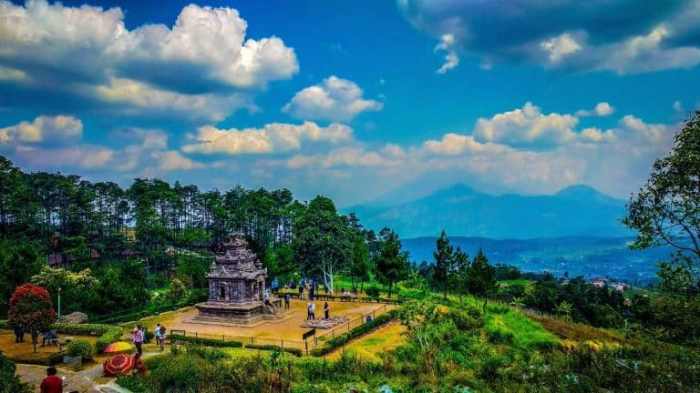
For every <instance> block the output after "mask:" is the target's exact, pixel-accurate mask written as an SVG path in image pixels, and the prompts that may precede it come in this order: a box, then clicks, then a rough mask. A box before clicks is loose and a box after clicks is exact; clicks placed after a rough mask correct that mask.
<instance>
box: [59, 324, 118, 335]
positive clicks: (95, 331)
mask: <svg viewBox="0 0 700 393" xmlns="http://www.w3.org/2000/svg"><path fill="white" fill-rule="evenodd" d="M52 327H53V328H54V329H56V331H57V332H59V333H63V334H75V335H78V336H102V335H103V334H105V333H107V332H108V331H109V330H110V329H114V328H115V326H113V325H105V324H102V323H79V324H78V323H54V324H53V326H52ZM120 330H121V329H120Z"/></svg>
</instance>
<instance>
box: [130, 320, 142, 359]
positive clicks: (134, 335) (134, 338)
mask: <svg viewBox="0 0 700 393" xmlns="http://www.w3.org/2000/svg"><path fill="white" fill-rule="evenodd" d="M143 339H144V334H143V330H141V327H140V326H138V325H137V326H134V330H133V331H132V332H131V342H133V343H134V346H135V347H136V352H138V353H139V354H142V353H143V349H142V348H141V347H142V346H143Z"/></svg>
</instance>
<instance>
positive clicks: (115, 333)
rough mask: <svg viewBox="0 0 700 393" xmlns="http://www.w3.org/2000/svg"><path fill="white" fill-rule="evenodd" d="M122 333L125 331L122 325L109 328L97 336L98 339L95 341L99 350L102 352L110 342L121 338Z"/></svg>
mask: <svg viewBox="0 0 700 393" xmlns="http://www.w3.org/2000/svg"><path fill="white" fill-rule="evenodd" d="M122 335H123V331H122V329H121V328H120V327H118V326H112V327H111V328H110V329H109V330H107V331H106V332H104V334H102V335H101V336H100V337H98V338H97V341H96V342H95V348H96V349H97V352H98V353H102V352H103V351H104V350H105V348H107V346H108V345H109V344H111V343H113V342H117V341H119V340H121V338H122Z"/></svg>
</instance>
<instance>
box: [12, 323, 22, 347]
mask: <svg viewBox="0 0 700 393" xmlns="http://www.w3.org/2000/svg"><path fill="white" fill-rule="evenodd" d="M14 331H15V343H23V342H24V328H23V327H22V325H20V324H16V325H15V328H14Z"/></svg>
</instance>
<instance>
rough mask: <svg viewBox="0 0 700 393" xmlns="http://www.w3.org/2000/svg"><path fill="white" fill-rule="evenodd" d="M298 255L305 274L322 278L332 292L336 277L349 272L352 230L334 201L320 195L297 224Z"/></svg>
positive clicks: (295, 243)
mask: <svg viewBox="0 0 700 393" xmlns="http://www.w3.org/2000/svg"><path fill="white" fill-rule="evenodd" d="M294 228H295V231H294V232H295V237H294V242H293V247H294V255H295V256H296V259H297V260H298V261H299V263H300V265H301V268H302V271H303V272H304V273H305V274H307V275H309V276H314V277H315V276H321V279H322V280H323V284H324V286H325V287H326V288H328V290H329V291H330V292H333V290H334V286H333V284H334V277H335V275H336V274H337V273H339V272H343V271H347V269H348V265H349V263H350V258H351V256H352V239H351V231H350V230H349V228H348V227H347V223H346V221H345V220H343V219H342V217H341V216H339V215H338V212H337V211H336V209H335V205H334V204H333V201H331V200H330V199H328V198H326V197H322V196H317V197H316V198H314V199H313V200H312V201H311V202H310V203H309V206H308V207H307V208H306V210H305V211H304V213H302V214H301V216H300V217H299V218H298V220H297V222H296V223H295V225H294Z"/></svg>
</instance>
